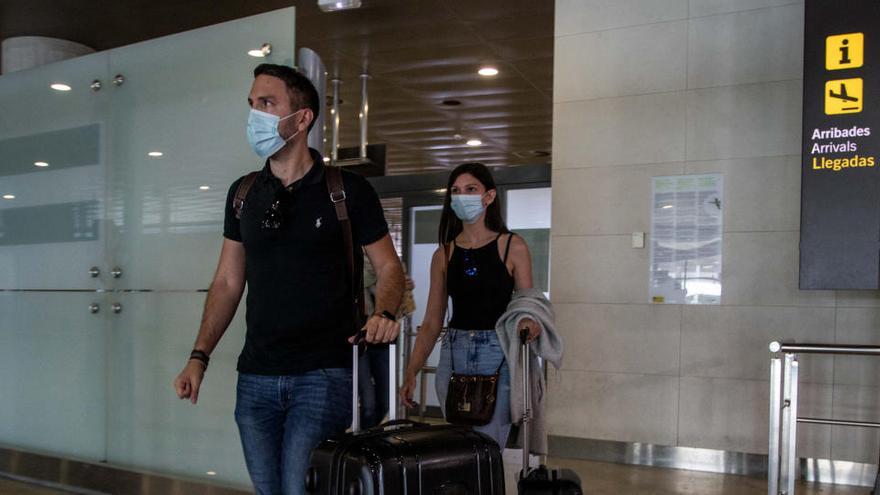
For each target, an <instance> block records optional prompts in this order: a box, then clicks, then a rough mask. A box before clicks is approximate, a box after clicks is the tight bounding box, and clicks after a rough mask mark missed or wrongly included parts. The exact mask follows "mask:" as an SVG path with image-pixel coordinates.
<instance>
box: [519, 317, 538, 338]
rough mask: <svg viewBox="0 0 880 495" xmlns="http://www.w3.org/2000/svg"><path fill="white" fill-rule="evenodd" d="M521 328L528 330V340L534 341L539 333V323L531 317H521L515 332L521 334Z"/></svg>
mask: <svg viewBox="0 0 880 495" xmlns="http://www.w3.org/2000/svg"><path fill="white" fill-rule="evenodd" d="M523 330H528V331H529V339H528V340H529V342H534V341H535V339H537V338H538V337H539V336H540V335H541V331H542V328H541V324H540V323H538V322H537V321H535V320H533V319H531V318H523V319H522V320H520V321H519V323H518V324H517V329H516V334H517V335H522V331H523Z"/></svg>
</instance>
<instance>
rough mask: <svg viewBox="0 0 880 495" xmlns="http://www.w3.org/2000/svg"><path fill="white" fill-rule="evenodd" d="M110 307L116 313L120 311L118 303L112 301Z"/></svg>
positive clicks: (120, 307)
mask: <svg viewBox="0 0 880 495" xmlns="http://www.w3.org/2000/svg"><path fill="white" fill-rule="evenodd" d="M111 308H112V309H113V312H114V313H115V314H117V315H118V314H119V313H122V305H121V304H119V303H113V306H111Z"/></svg>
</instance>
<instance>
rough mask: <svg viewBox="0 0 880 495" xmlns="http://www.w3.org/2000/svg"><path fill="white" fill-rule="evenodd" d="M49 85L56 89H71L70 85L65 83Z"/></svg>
mask: <svg viewBox="0 0 880 495" xmlns="http://www.w3.org/2000/svg"><path fill="white" fill-rule="evenodd" d="M49 87H50V88H52V89H54V90H55V91H70V86H68V85H66V84H63V83H55V84H53V85H51V86H49Z"/></svg>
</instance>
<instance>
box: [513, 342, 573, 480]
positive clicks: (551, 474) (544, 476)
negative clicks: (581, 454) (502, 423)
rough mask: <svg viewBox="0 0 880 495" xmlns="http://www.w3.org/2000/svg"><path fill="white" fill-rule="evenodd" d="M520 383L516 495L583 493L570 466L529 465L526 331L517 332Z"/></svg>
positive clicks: (530, 416)
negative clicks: (520, 445)
mask: <svg viewBox="0 0 880 495" xmlns="http://www.w3.org/2000/svg"><path fill="white" fill-rule="evenodd" d="M519 338H520V343H521V347H520V352H521V353H522V356H521V358H520V359H522V363H523V364H522V370H523V376H522V384H523V416H522V423H521V424H522V426H521V428H522V431H523V461H522V462H523V467H522V471H520V473H519V480H518V481H517V493H519V495H583V493H584V492H583V490H582V489H581V479H580V477H579V476H578V475H577V473H575V472H574V471H572V470H571V469H552V468H548V467H547V466H544V465H541V466H539V467H537V468H534V469H532V468H529V422H530V421H531V418H532V414H531V399H530V393H529V382H530V375H529V373H530V370H529V342H528V330H525V331H523V333H521V334H520V337H519Z"/></svg>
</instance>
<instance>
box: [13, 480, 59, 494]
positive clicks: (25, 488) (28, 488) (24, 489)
mask: <svg viewBox="0 0 880 495" xmlns="http://www.w3.org/2000/svg"><path fill="white" fill-rule="evenodd" d="M63 493H65V492H57V491H55V490H47V489H45V488H41V487H38V486H33V485H26V484H24V483H18V482H15V481H11V480H6V479H3V478H0V494H2V495H58V494H63Z"/></svg>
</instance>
